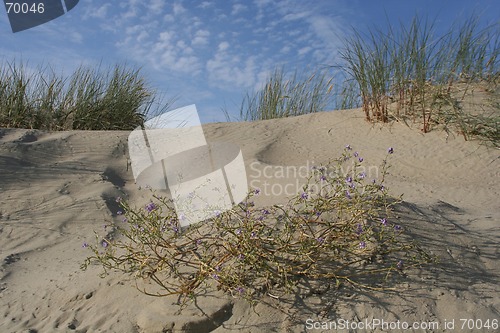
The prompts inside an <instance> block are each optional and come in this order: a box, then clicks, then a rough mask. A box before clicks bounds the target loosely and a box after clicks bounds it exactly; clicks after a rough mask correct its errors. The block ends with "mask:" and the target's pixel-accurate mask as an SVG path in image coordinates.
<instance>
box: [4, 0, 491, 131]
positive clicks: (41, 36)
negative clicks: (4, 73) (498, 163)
mask: <svg viewBox="0 0 500 333" xmlns="http://www.w3.org/2000/svg"><path fill="white" fill-rule="evenodd" d="M473 11H475V12H476V13H477V14H478V15H479V16H480V17H481V21H482V23H484V24H487V23H492V22H495V21H496V22H498V20H499V14H498V13H500V2H498V1H497V0H490V1H486V0H485V1H472V0H453V1H449V0H443V1H437V0H431V1H427V0H425V1H401V0H397V1H396V0H386V1H371V0H366V1H361V0H317V1H305V0H303V1H300V0H284V1H278V0H247V1H244V0H207V1H194V0H148V1H144V0H110V1H105V0H80V2H79V4H78V5H77V6H76V7H75V8H74V9H73V10H71V11H70V12H68V13H67V14H66V15H63V16H61V17H59V18H57V19H55V20H53V21H51V22H49V23H46V24H43V25H40V26H38V27H34V28H32V29H29V30H25V31H22V32H18V33H15V34H14V33H12V30H11V28H10V25H9V21H8V18H7V15H6V13H5V12H2V10H0V41H1V43H0V63H3V62H4V61H13V60H23V61H24V62H28V64H29V66H32V67H36V66H39V65H40V64H50V65H51V66H52V67H53V68H57V69H58V70H60V71H61V72H64V73H71V72H72V71H73V70H74V69H75V68H76V67H78V66H80V65H82V64H84V65H89V66H96V65H98V64H99V63H101V64H103V65H105V66H109V65H111V66H112V65H114V64H116V63H125V62H126V63H128V64H130V65H131V66H136V67H141V68H142V73H143V74H144V76H146V78H147V79H148V80H149V81H150V82H151V84H152V86H154V87H155V88H156V89H158V90H159V91H162V92H164V93H165V94H166V96H168V97H174V96H176V97H178V99H177V102H176V106H179V107H180V106H183V105H188V104H193V103H194V104H196V105H197V108H198V111H199V113H200V116H201V119H202V122H212V121H223V120H224V119H225V117H224V115H223V113H222V111H221V108H222V107H224V106H226V107H227V109H228V110H229V111H233V110H234V111H235V112H236V111H237V109H238V106H239V104H240V103H241V100H242V97H243V95H244V94H245V92H247V91H252V90H254V89H258V88H259V87H260V86H261V85H262V83H263V82H264V80H265V78H266V76H267V75H268V74H269V72H270V71H272V70H273V69H275V68H276V67H277V66H285V68H286V69H289V70H295V69H298V70H299V71H304V70H306V71H313V70H316V69H319V68H325V67H328V66H330V65H335V64H336V63H337V62H338V52H339V50H340V48H341V45H342V39H343V38H344V37H345V36H347V35H348V34H349V33H350V31H352V28H356V29H359V30H362V31H363V30H366V29H367V28H369V27H373V26H383V25H384V23H385V22H387V20H389V21H390V22H391V23H392V24H394V25H398V24H399V22H400V21H403V22H404V21H409V20H410V19H411V18H412V16H413V15H414V14H415V13H418V14H420V15H422V16H428V17H429V18H430V19H431V20H435V24H436V29H437V30H439V29H444V30H446V29H447V28H448V27H449V26H450V24H451V23H452V22H453V21H456V20H461V19H464V18H466V17H467V16H468V15H469V14H470V13H471V12H473Z"/></svg>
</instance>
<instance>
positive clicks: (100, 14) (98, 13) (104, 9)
mask: <svg viewBox="0 0 500 333" xmlns="http://www.w3.org/2000/svg"><path fill="white" fill-rule="evenodd" d="M110 6H111V5H110V4H109V3H107V4H105V5H102V6H101V7H99V8H97V9H95V10H92V11H89V13H88V16H90V17H95V18H100V19H104V18H106V15H107V13H108V8H109V7H110Z"/></svg>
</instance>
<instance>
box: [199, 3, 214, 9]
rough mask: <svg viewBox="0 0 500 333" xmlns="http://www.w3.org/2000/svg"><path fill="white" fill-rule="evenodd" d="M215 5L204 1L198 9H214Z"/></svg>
mask: <svg viewBox="0 0 500 333" xmlns="http://www.w3.org/2000/svg"><path fill="white" fill-rule="evenodd" d="M213 5H214V3H213V2H210V1H203V2H202V3H201V4H199V5H198V7H199V8H201V9H207V8H209V7H212V6H213Z"/></svg>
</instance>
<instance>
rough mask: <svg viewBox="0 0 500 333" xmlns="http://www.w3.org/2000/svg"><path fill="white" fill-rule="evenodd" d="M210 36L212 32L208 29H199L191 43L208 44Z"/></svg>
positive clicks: (194, 44)
mask: <svg viewBox="0 0 500 333" xmlns="http://www.w3.org/2000/svg"><path fill="white" fill-rule="evenodd" d="M209 36H210V32H209V31H207V30H203V29H201V30H198V31H196V33H195V34H194V37H193V40H192V41H191V45H193V46H201V45H206V44H208V37H209Z"/></svg>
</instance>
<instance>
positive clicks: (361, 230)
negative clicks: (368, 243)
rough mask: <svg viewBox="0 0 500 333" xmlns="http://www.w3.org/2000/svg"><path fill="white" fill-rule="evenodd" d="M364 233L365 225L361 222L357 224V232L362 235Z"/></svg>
mask: <svg viewBox="0 0 500 333" xmlns="http://www.w3.org/2000/svg"><path fill="white" fill-rule="evenodd" d="M362 233H363V226H362V225H361V223H358V224H356V234H358V235H361V234H362Z"/></svg>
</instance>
